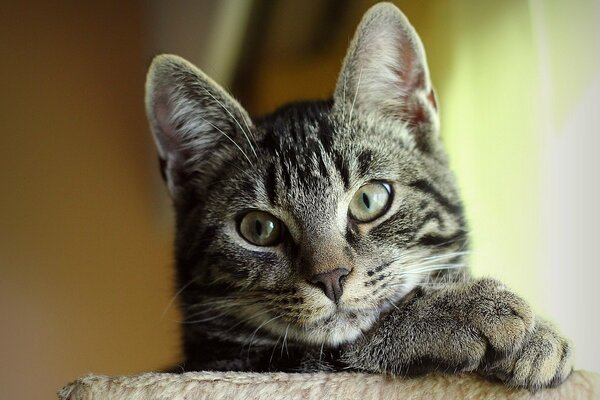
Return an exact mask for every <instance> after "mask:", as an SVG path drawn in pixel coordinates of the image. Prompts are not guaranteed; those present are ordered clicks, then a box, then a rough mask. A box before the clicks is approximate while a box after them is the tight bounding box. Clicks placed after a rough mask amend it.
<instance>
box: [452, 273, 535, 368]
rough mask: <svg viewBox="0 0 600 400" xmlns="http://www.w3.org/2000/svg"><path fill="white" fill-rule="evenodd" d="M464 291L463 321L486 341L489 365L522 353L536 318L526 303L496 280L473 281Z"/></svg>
mask: <svg viewBox="0 0 600 400" xmlns="http://www.w3.org/2000/svg"><path fill="white" fill-rule="evenodd" d="M462 290H464V292H465V293H464V300H465V301H466V304H464V305H463V306H464V308H462V307H461V308H460V309H459V310H460V312H461V313H464V314H463V318H465V319H466V322H467V324H468V325H469V326H471V327H473V328H475V329H476V330H477V331H478V332H479V333H480V334H481V335H482V336H483V337H484V338H485V340H486V342H487V349H486V354H485V359H484V360H482V361H483V363H484V364H486V365H493V364H495V363H498V362H501V360H504V359H506V358H507V357H508V356H510V355H512V354H515V353H516V352H518V351H519V350H520V349H521V347H522V346H523V344H524V343H525V342H526V340H527V339H528V338H529V336H531V333H532V332H533V329H534V315H533V313H532V311H531V308H530V307H529V305H528V304H527V302H526V301H525V300H523V299H522V298H521V297H519V296H517V295H516V294H514V293H513V292H511V291H510V290H509V289H508V288H507V287H506V286H504V285H503V284H502V283H501V282H499V281H496V280H494V279H479V280H476V281H473V282H470V283H468V284H467V285H466V287H464V288H462Z"/></svg>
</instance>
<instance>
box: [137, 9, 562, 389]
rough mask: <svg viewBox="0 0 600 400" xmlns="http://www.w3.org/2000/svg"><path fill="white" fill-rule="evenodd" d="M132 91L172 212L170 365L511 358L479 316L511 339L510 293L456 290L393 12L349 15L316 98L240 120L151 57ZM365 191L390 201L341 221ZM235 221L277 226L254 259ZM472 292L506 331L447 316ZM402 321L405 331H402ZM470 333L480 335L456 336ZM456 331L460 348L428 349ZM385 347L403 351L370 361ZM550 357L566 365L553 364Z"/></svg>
mask: <svg viewBox="0 0 600 400" xmlns="http://www.w3.org/2000/svg"><path fill="white" fill-rule="evenodd" d="M147 82H148V83H147V98H146V107H147V111H148V116H149V121H150V125H151V128H152V131H153V133H154V138H155V141H156V144H157V147H158V151H159V156H160V159H161V166H162V169H163V176H164V177H165V179H166V181H167V186H168V187H169V190H170V193H171V196H172V197H173V200H174V204H175V210H176V215H177V237H176V264H177V285H178V292H177V295H178V296H179V299H180V304H181V309H182V311H183V316H184V321H183V340H184V353H185V356H186V360H185V364H184V365H182V368H183V369H185V370H194V369H217V370H255V371H266V370H304V371H306V370H311V369H338V368H348V367H352V368H355V369H362V370H368V371H374V372H375V371H379V372H388V373H394V374H402V373H409V372H415V373H416V372H427V371H431V370H440V369H447V370H452V371H453V370H456V371H460V370H480V371H481V372H483V371H485V372H486V373H488V374H490V375H496V376H500V375H501V374H500V373H498V371H496V370H494V368H493V365H495V364H490V362H488V361H489V360H491V358H490V357H491V356H490V354H495V355H496V356H494V357H492V358H493V359H494V360H497V359H503V360H505V361H506V357H504V356H506V355H513V354H515V353H516V352H517V350H519V349H520V348H515V349H513V348H506V347H503V343H504V341H503V337H500V338H496V336H497V335H496V334H495V333H493V332H495V331H493V332H492V331H489V333H486V332H488V331H487V330H486V329H485V326H483V325H482V326H481V327H480V325H478V324H479V323H480V321H483V320H485V321H488V325H486V326H494V327H495V328H497V327H500V331H501V332H504V331H502V327H506V332H507V333H506V334H507V335H508V334H510V335H512V337H514V338H515V342H514V343H517V344H522V343H525V337H526V336H527V335H530V334H531V332H533V331H534V330H535V329H534V325H533V324H534V322H533V319H532V316H531V313H530V311H529V308H528V307H527V305H526V304H525V303H523V302H522V301H521V300H520V299H519V298H517V297H516V296H514V295H513V294H512V293H509V294H508V295H505V294H503V293H504V291H505V290H504V289H503V287H502V286H498V285H496V284H495V283H489V282H487V281H481V282H478V281H475V283H473V282H470V281H469V280H468V271H467V269H466V268H465V263H466V260H465V258H466V252H467V245H468V237H467V226H466V223H465V218H464V215H463V209H462V205H461V200H460V197H459V195H458V191H457V188H456V185H455V182H454V178H453V176H452V173H451V171H450V169H449V167H448V162H447V159H446V155H445V153H444V150H443V147H442V145H441V142H440V140H439V132H438V129H439V122H438V115H437V104H436V101H435V96H434V94H433V90H432V86H431V83H430V81H429V73H428V71H427V63H426V60H425V53H424V50H423V47H422V44H421V42H420V40H419V39H418V36H417V35H416V33H415V32H414V30H413V28H412V27H411V26H410V24H409V23H408V21H407V20H406V18H405V17H404V16H403V15H402V14H401V13H400V12H399V11H398V10H397V9H396V8H395V7H394V6H391V5H389V4H382V5H378V6H375V7H373V8H372V9H371V10H370V11H369V12H368V13H367V14H366V16H365V17H364V19H363V22H362V23H361V25H360V26H359V28H358V31H357V34H356V36H355V39H354V40H353V42H352V44H351V46H350V49H349V51H348V55H347V57H346V59H345V61H344V66H343V68H342V72H341V73H340V78H339V80H338V83H337V88H336V90H335V93H334V96H333V98H332V99H331V100H328V101H311V102H303V103H294V104H288V105H286V106H283V107H282V108H280V109H278V110H277V111H275V112H274V113H272V114H270V115H268V116H265V117H263V118H259V119H254V120H252V119H250V117H249V116H248V115H247V113H246V111H244V109H243V108H242V107H241V106H240V105H239V104H238V103H237V102H236V101H235V100H234V99H233V98H232V97H231V96H230V95H229V94H227V93H226V91H225V90H224V89H222V88H221V87H219V86H218V85H217V84H216V83H215V82H213V81H211V80H210V79H209V78H208V77H206V76H205V75H204V74H203V73H202V72H201V71H199V70H198V69H197V68H196V67H194V66H193V65H191V64H190V63H188V62H187V61H185V60H183V59H181V58H179V57H176V56H168V55H163V56H159V57H157V58H156V59H155V60H154V62H153V64H152V66H151V68H150V71H149V73H148V81H147ZM373 181H385V182H387V183H389V184H390V186H391V188H392V196H391V198H392V200H391V203H390V205H389V208H388V209H387V211H386V212H385V213H384V214H383V215H382V216H381V217H379V218H377V219H375V220H374V221H371V222H368V223H359V222H357V221H355V220H353V219H352V218H351V217H350V216H349V212H348V206H349V204H350V200H351V199H352V196H353V194H354V193H355V192H356V191H357V190H358V189H359V188H360V187H361V186H363V185H364V184H366V183H369V182H373ZM250 210H262V211H266V212H268V213H270V214H272V215H273V216H275V217H276V218H278V219H279V220H280V221H281V222H282V223H283V224H284V226H285V229H284V234H283V239H282V241H281V242H280V243H279V244H277V245H276V246H266V247H259V246H256V245H254V244H251V243H250V242H249V241H247V240H245V239H244V238H243V237H242V236H241V234H240V233H239V229H238V223H239V221H240V219H241V218H242V216H243V215H244V214H245V213H246V212H248V211H250ZM328 268H329V269H333V268H344V269H347V270H349V271H350V273H349V274H348V275H347V276H346V277H345V280H344V282H343V295H342V296H341V298H340V300H339V302H338V303H337V304H336V303H334V302H333V301H331V300H330V299H329V298H328V297H327V296H326V295H325V294H324V292H323V291H322V290H321V289H320V288H319V287H318V286H317V285H315V284H314V283H311V281H310V279H307V276H309V275H310V271H321V270H324V269H328ZM482 288H485V290H483V289H482ZM486 291H487V292H486ZM489 293H497V294H496V295H495V296H496V297H494V299H496V298H497V300H498V302H499V303H498V304H497V309H498V310H504V309H507V310H508V309H510V310H512V314H511V315H514V316H516V317H515V318H517V319H518V320H517V321H516V322H515V321H512V320H507V318H508V317H506V316H505V315H504V314H502V315H496V314H493V313H491V314H490V311H489V310H488V309H485V308H482V309H481V315H478V316H477V315H476V316H473V315H466V314H465V313H468V311H469V310H468V309H467V308H471V309H472V308H473V305H474V304H479V303H480V302H478V300H476V299H481V301H482V302H483V301H484V300H483V298H486V297H485V296H488V295H489ZM456 296H459V297H460V299H463V300H464V299H471V298H472V299H474V300H473V301H472V303H469V302H466V300H465V301H462V300H461V301H462V302H461V301H459V299H458V298H457V297H456ZM455 297H456V301H453V300H452V299H453V298H455ZM415 301H417V305H415V303H414V302H415ZM503 302H504V303H503ZM456 304H463V305H467V304H471V305H470V306H469V307H462V308H461V307H457V306H456ZM482 304H485V302H483V303H482ZM504 306H505V308H503V307H504ZM440 307H442V309H440ZM410 310H412V311H414V312H409V311H410ZM498 312H500V311H498ZM415 315H420V317H419V318H423V319H418V320H417V321H412V322H411V318H415ZM440 315H447V317H448V319H447V320H443V321H442V320H440V317H439V316H440ZM400 317H401V318H400ZM430 320H431V321H434V322H431V321H430ZM492 320H494V321H496V323H495V324H492V323H491V322H490V321H492ZM390 321H391V322H390ZM402 321H405V322H402ZM424 321H425V322H424ZM427 321H429V322H427ZM460 321H462V322H460ZM450 322H451V323H450ZM447 323H450V325H449V326H446V325H444V324H447ZM390 324H391V325H390ZM456 324H458V325H456ZM460 324H463V325H460ZM544 326H545V325H544ZM407 327H409V328H410V329H408V328H407ZM450 327H451V328H450ZM438 329H439V332H438ZM424 330H426V331H424ZM474 330H477V332H480V333H481V336H476V337H475V340H474V341H469V340H467V339H471V336H472V334H471V333H470V332H473V331H474ZM463 331H464V335H465V336H464V340H462V339H461V338H459V339H457V340H456V341H455V342H453V341H452V340H449V339H448V337H447V336H444V334H446V335H447V334H448V332H463ZM396 332H404V335H407V336H406V337H403V336H401V335H400V336H398V335H399V334H398V335H396ZM444 332H446V333H444ZM415 335H416V336H415ZM432 335H433V336H432ZM495 335H496V336H495ZM415 337H428V338H430V339H429V341H419V340H416V339H415ZM557 337H558V336H557ZM518 338H521V339H522V340H521V341H519V340H517V339H518ZM395 341H398V343H397V344H394V343H395ZM486 341H487V342H486ZM463 342H464V346H466V347H468V350H467V349H466V348H465V350H464V351H463V352H462V353H459V354H456V351H455V350H453V349H452V346H453V343H463ZM382 343H383V344H382ZM386 343H387V344H386ZM402 343H403V344H406V343H412V344H413V345H412V347H409V348H407V349H405V351H404V352H403V353H402V355H395V356H394V357H395V358H394V359H388V357H389V354H394V351H393V349H398V348H401V346H400V344H402ZM482 343H483V344H482ZM485 343H489V345H487V346H488V347H489V349H488V350H485V349H486V347H485V346H486V345H485ZM496 343H497V345H496ZM565 343H566V342H565ZM565 343H563V342H560V346H562V347H564V348H566V347H565V346H567V345H566V344H565ZM434 344H435V346H438V347H435V346H434V347H431V346H433V345H434ZM444 344H445V346H450V347H448V348H444ZM357 346H358V347H357ZM399 346H400V347H399ZM439 346H441V347H439ZM469 346H470V347H469ZM481 346H483V347H481ZM557 346H558V345H557ZM560 346H558V347H560ZM430 347H431V348H437V349H438V350H436V353H435V354H430V353H428V349H429V348H430ZM562 347H561V348H562ZM479 349H483V352H479ZM498 354H502V357H499V356H497V355H498ZM536 354H537V353H536ZM561 354H562V356H561V357H562V358H560V360H568V355H569V354H570V352H568V351H566V350H565V351H564V352H563V353H561ZM550 356H555V354H554V353H552V354H551V355H549V357H550ZM503 357H504V358H503ZM561 363H562V364H561ZM505 364H506V363H505ZM555 364H556V365H557V367H556V368H558V369H559V371H558V372H556V373H555V374H550V373H547V375H552V376H551V377H550V378H549V381H552V382H554V381H556V380H557V379H558V380H559V381H560V379H564V376H565V371H566V370H567V367H565V365H567V362H566V361H564V362H563V361H561V362H560V363H558V362H557V363H555ZM559 364H560V365H561V366H562V367H560V368H559V366H558V365H559ZM506 365H508V364H506ZM511 365H512V364H511ZM553 365H554V364H553ZM507 368H509V367H507V366H505V367H504V370H503V373H506V371H505V370H506V369H507ZM561 368H562V369H561ZM532 373H533V372H532ZM555 375H556V376H558V377H559V378H556V377H555ZM528 376H529V375H528ZM552 379H554V380H552ZM544 384H548V382H545V383H544ZM515 385H522V386H526V385H525V384H520V383H519V382H515ZM536 385H538V386H541V385H542V384H541V383H539V382H535V383H534V384H531V385H530V386H531V387H535V386H536Z"/></svg>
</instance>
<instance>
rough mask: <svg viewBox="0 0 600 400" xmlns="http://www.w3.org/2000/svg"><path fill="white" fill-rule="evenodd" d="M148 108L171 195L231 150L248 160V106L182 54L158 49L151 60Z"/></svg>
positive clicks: (182, 189)
mask: <svg viewBox="0 0 600 400" xmlns="http://www.w3.org/2000/svg"><path fill="white" fill-rule="evenodd" d="M146 113H147V116H148V121H149V123H150V128H151V130H152V134H153V136H154V141H155V143H156V147H157V149H158V154H159V157H160V161H161V169H162V173H163V178H164V179H165V181H166V183H167V186H168V188H169V191H170V193H171V196H172V197H173V198H178V197H179V196H180V195H181V194H182V193H183V192H184V191H185V190H186V189H187V186H188V185H189V183H190V181H191V180H193V179H194V178H196V177H197V176H198V175H202V174H203V173H206V172H207V171H209V170H210V169H211V167H212V166H215V165H218V162H219V159H220V158H223V157H224V156H226V155H227V154H231V151H236V152H239V153H238V154H240V155H241V156H242V159H243V160H245V161H248V162H250V159H249V157H250V156H251V155H252V154H253V153H252V152H253V151H254V149H253V147H252V144H251V142H250V135H251V130H252V122H251V119H250V117H249V116H248V114H247V112H246V111H245V110H244V109H243V108H242V107H241V106H240V105H239V104H238V102H237V101H235V100H234V99H233V98H232V97H231V96H230V95H229V94H227V92H226V91H225V90H224V89H223V88H221V87H220V86H219V85H218V84H217V83H215V82H214V81H213V80H211V79H210V78H209V77H208V76H206V75H205V74H204V73H203V72H202V71H200V70H199V69H198V68H196V67H195V66H194V65H192V64H191V63H189V62H188V61H186V60H184V59H183V58H181V57H177V56H173V55H160V56H157V57H155V58H154V60H153V61H152V65H151V66H150V69H149V71H148V75H147V78H146ZM245 161H244V162H245Z"/></svg>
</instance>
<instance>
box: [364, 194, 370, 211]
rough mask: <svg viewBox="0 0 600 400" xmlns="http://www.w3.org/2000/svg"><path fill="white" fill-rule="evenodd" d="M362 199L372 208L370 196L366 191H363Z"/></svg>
mask: <svg viewBox="0 0 600 400" xmlns="http://www.w3.org/2000/svg"><path fill="white" fill-rule="evenodd" d="M362 199H363V203H365V206H367V208H371V202H370V201H369V196H368V195H367V194H366V193H363V195H362Z"/></svg>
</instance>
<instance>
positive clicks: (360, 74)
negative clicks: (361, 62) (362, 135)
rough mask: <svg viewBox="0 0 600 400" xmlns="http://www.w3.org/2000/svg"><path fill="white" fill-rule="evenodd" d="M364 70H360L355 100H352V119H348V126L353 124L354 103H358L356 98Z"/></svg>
mask: <svg viewBox="0 0 600 400" xmlns="http://www.w3.org/2000/svg"><path fill="white" fill-rule="evenodd" d="M362 72H363V68H362V67H361V68H360V72H359V73H358V82H357V83H356V92H355V93H354V98H353V99H352V105H351V106H350V117H349V118H348V125H350V124H351V123H352V113H353V112H354V103H356V98H357V97H358V89H359V88H360V80H361V78H362Z"/></svg>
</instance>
